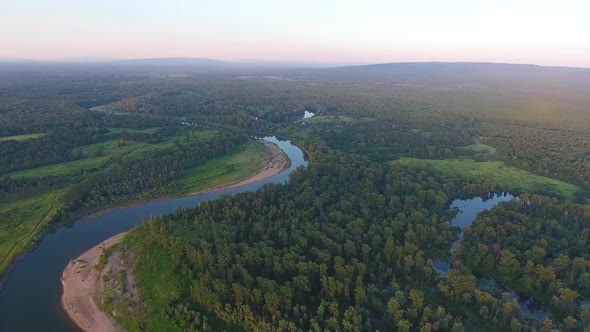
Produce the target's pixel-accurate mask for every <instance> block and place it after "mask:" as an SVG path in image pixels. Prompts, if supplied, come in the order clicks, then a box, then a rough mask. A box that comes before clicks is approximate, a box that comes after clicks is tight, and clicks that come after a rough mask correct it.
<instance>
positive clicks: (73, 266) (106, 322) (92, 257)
mask: <svg viewBox="0 0 590 332" xmlns="http://www.w3.org/2000/svg"><path fill="white" fill-rule="evenodd" d="M125 234H127V232H123V233H119V234H117V235H115V236H113V237H110V238H108V239H106V240H105V241H103V242H101V243H99V244H98V245H96V246H94V247H93V248H91V249H90V250H88V251H86V252H85V253H83V254H82V255H80V256H79V257H78V258H76V259H75V260H70V263H68V265H67V266H66V268H65V269H64V271H63V273H62V277H61V284H62V288H63V293H62V296H61V306H62V308H63V309H64V311H65V312H66V314H67V315H68V318H69V319H70V320H71V321H72V322H74V323H75V324H76V325H77V326H78V327H79V328H81V329H82V330H83V331H97V332H98V331H124V330H123V328H122V327H121V326H119V324H117V323H116V322H115V320H114V319H112V318H110V317H109V316H107V315H106V314H105V313H104V312H102V311H100V310H99V309H98V307H97V306H96V303H95V302H94V296H95V294H96V277H97V275H98V274H97V272H98V271H96V270H95V269H94V266H95V265H96V263H97V262H98V260H99V258H100V256H101V255H102V252H103V250H104V249H106V248H108V247H111V246H113V245H115V244H117V243H119V241H121V239H123V236H124V235H125Z"/></svg>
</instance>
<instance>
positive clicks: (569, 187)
mask: <svg viewBox="0 0 590 332" xmlns="http://www.w3.org/2000/svg"><path fill="white" fill-rule="evenodd" d="M392 163H397V164H401V165H406V166H410V167H432V168H434V169H436V170H439V171H441V172H443V173H451V174H457V175H461V176H466V177H468V178H470V179H480V178H489V179H493V180H494V181H496V183H497V184H498V187H500V188H501V189H503V190H508V191H514V192H521V193H522V192H528V193H539V194H550V195H555V196H560V197H563V198H565V199H568V200H571V201H577V200H579V199H580V198H581V197H584V195H585V192H584V190H583V189H582V188H580V187H579V186H576V185H574V184H571V183H567V182H564V181H560V180H555V179H551V178H548V177H544V176H540V175H535V174H533V173H530V172H527V171H524V170H521V169H518V168H515V167H512V166H509V165H507V164H505V163H504V162H501V161H485V162H476V161H474V160H471V159H448V160H433V159H417V158H400V159H398V160H395V161H393V162H392Z"/></svg>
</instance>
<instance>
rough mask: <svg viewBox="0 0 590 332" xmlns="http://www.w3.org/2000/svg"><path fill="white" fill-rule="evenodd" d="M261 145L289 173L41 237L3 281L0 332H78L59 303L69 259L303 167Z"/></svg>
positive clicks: (297, 159) (296, 153) (297, 153)
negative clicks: (148, 221) (158, 219)
mask: <svg viewBox="0 0 590 332" xmlns="http://www.w3.org/2000/svg"><path fill="white" fill-rule="evenodd" d="M264 140H266V141H269V142H272V143H275V144H277V145H278V146H279V147H280V148H281V149H282V150H283V151H284V152H285V154H286V155H287V156H288V157H289V159H290V160H291V165H290V167H289V168H288V169H286V170H284V171H282V172H281V173H279V174H277V175H275V176H273V177H270V178H267V179H264V180H261V181H258V182H254V183H250V184H246V185H243V186H239V187H235V188H231V189H221V190H217V191H213V192H209V193H205V194H201V195H196V196H186V197H180V198H173V199H165V200H157V201H152V202H147V203H142V204H139V205H133V206H128V207H123V208H120V209H117V210H112V211H108V212H107V213H105V214H102V215H99V216H96V217H86V218H84V219H82V220H80V221H78V222H76V223H75V224H73V225H72V226H71V227H60V228H58V229H57V230H56V231H55V232H54V233H52V234H48V235H46V236H45V238H44V239H43V240H42V241H41V243H40V244H39V246H38V247H37V248H36V249H35V250H34V251H33V252H31V253H29V254H27V255H26V256H25V257H24V258H23V259H21V260H20V261H19V262H17V263H16V264H15V266H14V267H13V268H12V270H11V271H10V272H9V274H8V276H7V277H6V279H5V280H4V283H3V285H2V288H1V289H0V331H78V330H79V329H78V328H77V327H76V325H74V323H72V322H71V321H70V320H69V319H68V317H67V316H66V314H65V312H64V311H63V309H62V307H61V302H60V297H61V292H62V289H61V282H60V277H61V274H62V271H63V269H64V268H65V267H66V265H67V264H68V262H69V261H70V259H73V258H76V257H78V256H79V255H80V254H82V253H83V252H85V251H86V250H88V249H90V248H92V247H93V246H95V245H97V244H98V243H100V242H102V241H104V240H105V239H107V238H109V237H111V236H113V235H115V234H118V233H121V232H124V231H127V230H129V229H131V228H132V227H133V226H136V225H139V224H140V223H141V219H142V218H148V217H150V216H154V215H162V214H168V213H172V212H174V210H176V208H178V207H184V208H192V207H195V206H196V205H197V204H198V203H199V202H202V201H207V200H212V199H216V198H218V197H219V195H221V194H237V193H242V192H247V191H254V190H257V189H259V188H260V187H262V185H264V184H266V183H285V182H287V180H288V175H289V173H291V172H292V171H293V170H294V169H295V168H297V167H299V166H301V165H304V166H307V161H305V158H304V154H303V151H301V149H299V148H298V147H296V146H295V145H293V144H291V142H289V141H280V140H278V139H276V138H275V137H264Z"/></svg>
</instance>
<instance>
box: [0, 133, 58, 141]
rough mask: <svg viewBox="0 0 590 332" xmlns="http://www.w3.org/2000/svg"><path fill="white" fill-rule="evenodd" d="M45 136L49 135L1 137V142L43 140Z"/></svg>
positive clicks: (35, 134) (34, 134)
mask: <svg viewBox="0 0 590 332" xmlns="http://www.w3.org/2000/svg"><path fill="white" fill-rule="evenodd" d="M45 135H47V134H45V133H33V134H24V135H14V136H5V137H0V141H26V140H29V139H35V138H41V137H43V136H45Z"/></svg>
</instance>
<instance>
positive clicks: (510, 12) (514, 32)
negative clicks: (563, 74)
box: [0, 0, 590, 67]
mask: <svg viewBox="0 0 590 332" xmlns="http://www.w3.org/2000/svg"><path fill="white" fill-rule="evenodd" d="M588 12H590V3H586V2H584V1H578V0H566V1H561V2H559V3H557V2H553V1H546V0H542V1H531V0H523V1H518V2H516V3H515V2H513V1H496V2H494V3H488V2H487V1H483V0H476V1H460V0H451V1H445V2H444V3H443V2H440V1H432V0H422V1H414V2H412V3H406V2H402V1H382V0H374V1H366V2H363V3H362V4H361V3H358V2H356V1H335V0H328V1H322V2H321V3H317V2H314V1H311V0H303V1H298V2H297V3H282V4H281V6H277V5H276V4H275V3H273V2H271V1H267V0H256V1H228V0H221V1H216V2H215V3H201V2H194V1H188V0H181V1H176V2H174V3H173V4H170V3H167V2H163V1H138V0H130V1H125V2H124V3H123V2H122V1H115V0H106V1H101V2H100V3H88V2H75V1H68V0H56V1H51V2H49V1H42V0H23V1H19V2H18V3H17V2H10V3H6V4H5V5H4V6H3V14H4V15H3V17H2V20H0V43H1V44H2V45H3V47H2V49H0V58H4V59H7V58H10V59H34V60H55V59H64V58H78V57H89V56H90V57H98V58H119V59H129V58H161V57H190V58H211V59H218V60H226V61H243V60H253V59H255V60H259V61H260V60H264V61H277V62H300V63H324V64H334V65H345V64H367V63H383V62H414V61H416V62H421V61H444V62H464V61H465V62H506V63H531V64H538V65H557V66H570V67H590V57H589V56H588V55H589V54H590V35H588V34H587V33H586V32H587V31H590V21H588V20H587V19H586V17H585V15H586V14H587V13H588Z"/></svg>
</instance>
